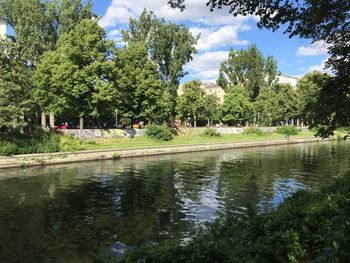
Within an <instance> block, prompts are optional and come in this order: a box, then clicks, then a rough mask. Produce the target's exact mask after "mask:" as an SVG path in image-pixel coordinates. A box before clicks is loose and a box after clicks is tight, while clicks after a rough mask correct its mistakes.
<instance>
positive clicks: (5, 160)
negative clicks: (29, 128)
mask: <svg viewBox="0 0 350 263" xmlns="http://www.w3.org/2000/svg"><path fill="white" fill-rule="evenodd" d="M321 141H328V140H321V139H320V138H315V137H313V138H312V137H307V138H291V139H289V140H286V139H280V138H279V139H270V140H255V141H253V140H251V141H249V140H248V141H236V142H232V141H231V142H229V141H227V142H213V143H196V144H187V145H158V146H147V147H129V148H110V149H98V150H85V151H77V152H58V153H47V154H25V155H15V156H8V157H5V156H2V157H0V171H1V170H6V169H12V168H26V167H33V166H45V165H55V164H68V163H79V162H90V161H99V160H113V159H114V160H116V159H120V158H131V157H143V156H154V155H163V154H180V153H188V152H200V151H213V150H224V149H238V148H248V147H259V146H274V145H284V144H297V143H311V142H321Z"/></svg>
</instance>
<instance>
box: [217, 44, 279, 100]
mask: <svg viewBox="0 0 350 263" xmlns="http://www.w3.org/2000/svg"><path fill="white" fill-rule="evenodd" d="M276 75H277V65H276V61H275V60H274V58H273V57H272V56H269V57H268V58H267V59H266V60H265V58H264V56H263V55H262V53H261V52H260V51H259V50H258V49H257V47H256V46H255V45H252V46H250V47H249V48H248V49H247V50H238V51H237V50H231V51H230V52H229V57H228V59H227V60H225V61H224V62H222V63H221V65H220V72H219V78H218V80H217V83H218V84H219V85H220V86H221V87H222V88H224V89H225V90H228V89H229V87H230V86H231V85H241V86H243V87H244V88H245V89H246V90H247V92H248V94H249V97H250V99H251V100H254V99H255V98H256V97H257V96H258V95H259V92H260V89H261V88H262V87H263V86H270V85H271V83H272V81H273V80H274V79H275V77H276Z"/></svg>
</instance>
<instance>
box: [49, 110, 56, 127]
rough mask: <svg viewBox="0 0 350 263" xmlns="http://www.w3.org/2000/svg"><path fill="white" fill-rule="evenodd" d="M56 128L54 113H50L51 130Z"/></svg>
mask: <svg viewBox="0 0 350 263" xmlns="http://www.w3.org/2000/svg"><path fill="white" fill-rule="evenodd" d="M53 127H55V115H54V113H53V112H50V128H53Z"/></svg>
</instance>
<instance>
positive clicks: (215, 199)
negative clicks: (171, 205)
mask: <svg viewBox="0 0 350 263" xmlns="http://www.w3.org/2000/svg"><path fill="white" fill-rule="evenodd" d="M175 178H176V184H175V188H176V189H177V191H178V198H179V200H181V201H180V205H181V210H180V212H181V213H183V214H184V215H185V216H184V218H183V220H185V221H193V222H195V223H199V224H200V223H203V222H207V221H213V220H215V219H216V217H217V211H218V210H219V209H221V208H222V206H223V200H222V199H221V198H220V197H219V196H218V180H219V178H218V176H217V174H215V172H214V173H212V174H211V176H210V177H209V180H210V181H209V184H208V185H205V186H202V187H201V189H200V190H199V192H198V197H197V198H196V199H195V200H194V199H191V198H190V197H189V196H188V195H187V194H186V193H185V192H184V191H183V184H182V178H181V174H176V175H175ZM206 179H207V180H208V178H206Z"/></svg>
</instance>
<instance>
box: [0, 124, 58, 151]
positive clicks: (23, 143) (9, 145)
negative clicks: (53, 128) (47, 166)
mask: <svg viewBox="0 0 350 263" xmlns="http://www.w3.org/2000/svg"><path fill="white" fill-rule="evenodd" d="M58 151H60V135H58V134H51V133H47V132H44V131H43V130H41V129H33V130H32V131H30V132H29V133H28V134H22V133H21V132H19V131H11V132H10V133H9V134H6V135H2V136H1V138H0V155H7V156H8V155H16V154H30V153H50V152H58Z"/></svg>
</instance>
